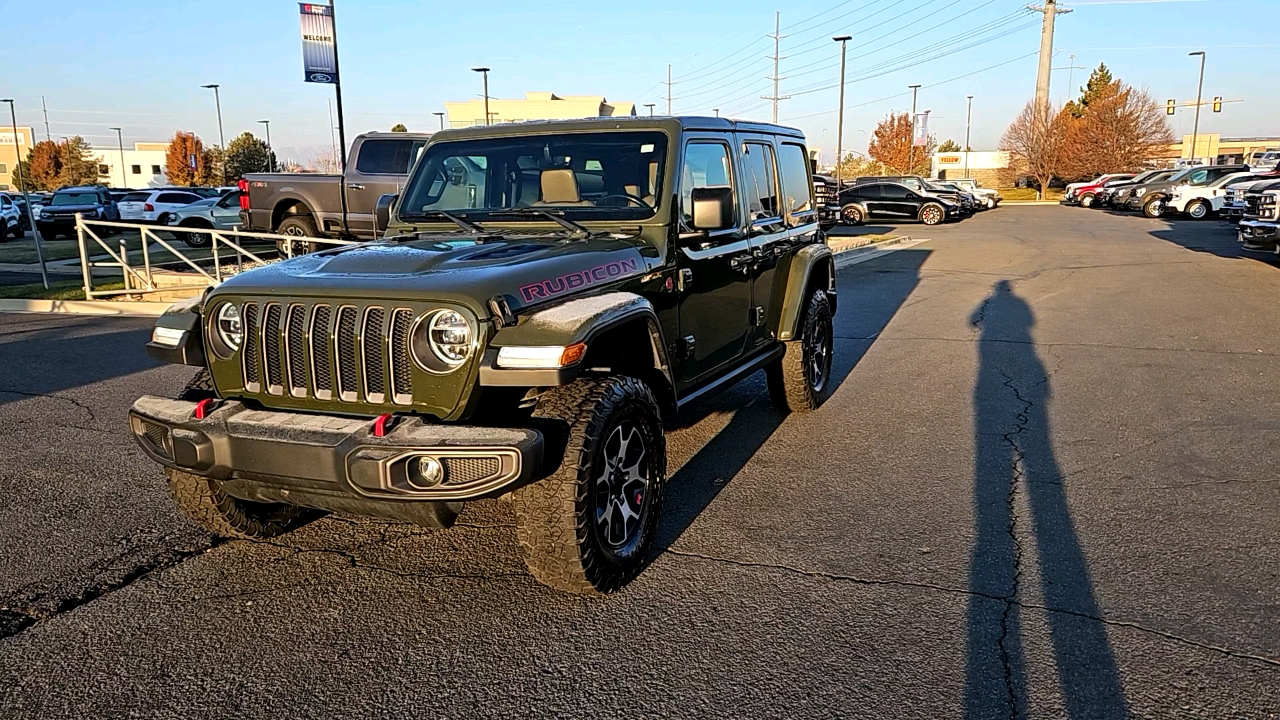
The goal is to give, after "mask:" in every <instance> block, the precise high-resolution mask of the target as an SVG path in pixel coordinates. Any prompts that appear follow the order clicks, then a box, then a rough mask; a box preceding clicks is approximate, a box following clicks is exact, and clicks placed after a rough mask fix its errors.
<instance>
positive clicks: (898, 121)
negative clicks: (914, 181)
mask: <svg viewBox="0 0 1280 720" xmlns="http://www.w3.org/2000/svg"><path fill="white" fill-rule="evenodd" d="M937 147H938V141H937V138H935V137H934V136H933V135H930V136H929V137H928V142H927V144H925V145H924V146H923V147H917V148H916V149H915V152H914V153H913V152H912V151H911V114H910V113H890V114H889V115H887V116H885V118H884V119H883V120H881V121H880V122H879V124H877V125H876V129H875V132H874V133H872V135H871V144H870V145H868V146H867V154H868V155H870V156H871V157H872V159H874V160H878V161H879V162H880V163H881V164H883V165H884V166H885V168H886V169H887V170H888V171H889V172H893V173H902V174H904V175H928V174H929V167H930V164H931V162H932V158H933V151H934V150H936V149H937Z"/></svg>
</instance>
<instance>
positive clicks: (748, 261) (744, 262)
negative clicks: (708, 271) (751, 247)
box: [729, 255, 755, 272]
mask: <svg viewBox="0 0 1280 720" xmlns="http://www.w3.org/2000/svg"><path fill="white" fill-rule="evenodd" d="M754 265H755V261H754V260H753V259H752V257H751V256H750V255H735V256H733V257H731V258H729V267H730V268H732V269H734V270H737V271H739V272H749V271H750V270H751V268H752V266H754Z"/></svg>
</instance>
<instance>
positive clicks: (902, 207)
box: [880, 183, 920, 219]
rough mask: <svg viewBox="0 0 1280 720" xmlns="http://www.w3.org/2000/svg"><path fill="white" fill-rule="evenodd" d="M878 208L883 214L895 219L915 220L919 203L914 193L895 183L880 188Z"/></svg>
mask: <svg viewBox="0 0 1280 720" xmlns="http://www.w3.org/2000/svg"><path fill="white" fill-rule="evenodd" d="M880 207H881V208H882V209H883V210H884V214H885V215H888V216H890V217H895V218H900V219H902V218H915V216H916V214H917V212H918V211H919V207H920V204H919V201H917V200H916V195H915V193H913V192H911V191H910V190H908V189H907V188H906V187H905V186H903V185H898V184H897V183H885V184H883V185H881V186H880Z"/></svg>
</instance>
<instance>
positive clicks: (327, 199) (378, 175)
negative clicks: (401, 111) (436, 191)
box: [240, 132, 431, 249]
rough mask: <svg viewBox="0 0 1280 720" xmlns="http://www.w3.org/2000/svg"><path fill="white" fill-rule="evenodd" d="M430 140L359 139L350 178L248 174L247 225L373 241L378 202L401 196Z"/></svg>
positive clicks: (244, 182) (244, 183) (412, 136)
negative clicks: (387, 197) (391, 196)
mask: <svg viewBox="0 0 1280 720" xmlns="http://www.w3.org/2000/svg"><path fill="white" fill-rule="evenodd" d="M430 137H431V135H430V133H403V132H392V133H382V132H377V133H365V134H363V135H360V136H358V137H356V139H355V141H354V142H353V143H352V144H351V154H350V155H348V156H347V172H346V175H324V174H319V173H249V174H247V175H245V176H244V177H243V178H241V179H240V189H241V190H242V191H244V195H243V196H242V199H241V202H240V219H241V221H242V224H243V226H244V228H245V229H246V230H249V231H252V232H269V233H278V234H280V235H290V236H295V237H299V238H303V237H335V238H336V237H345V238H360V239H372V238H373V237H375V235H376V230H375V227H374V209H375V207H376V205H377V203H378V197H379V196H381V195H384V194H389V193H398V192H400V190H401V189H402V188H403V187H404V182H405V179H406V178H408V176H409V170H410V169H412V168H413V163H414V162H415V161H416V160H417V159H418V155H420V154H421V153H422V148H423V147H425V146H426V144H427V140H428V139H429V138H430ZM344 194H345V198H344V197H343V196H344ZM344 199H345V203H344ZM303 247H304V248H305V247H306V246H305V245H304V246H303ZM306 249H309V248H306Z"/></svg>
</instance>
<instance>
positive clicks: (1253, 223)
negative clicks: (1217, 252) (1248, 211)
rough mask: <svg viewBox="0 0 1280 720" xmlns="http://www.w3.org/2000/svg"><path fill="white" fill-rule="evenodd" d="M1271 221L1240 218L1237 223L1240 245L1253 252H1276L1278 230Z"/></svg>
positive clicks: (1279, 234) (1278, 237)
mask: <svg viewBox="0 0 1280 720" xmlns="http://www.w3.org/2000/svg"><path fill="white" fill-rule="evenodd" d="M1277 228H1280V225H1277V224H1276V223H1273V222H1264V221H1261V220H1241V221H1240V225H1239V238H1240V247H1241V248H1243V249H1245V250H1251V251H1254V252H1276V241H1277V240H1278V239H1280V232H1278V230H1277Z"/></svg>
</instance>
